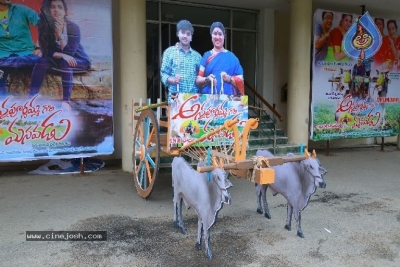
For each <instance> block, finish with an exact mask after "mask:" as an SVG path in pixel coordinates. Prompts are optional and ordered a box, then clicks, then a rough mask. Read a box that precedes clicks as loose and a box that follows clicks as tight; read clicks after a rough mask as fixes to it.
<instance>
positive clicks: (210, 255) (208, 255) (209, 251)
mask: <svg viewBox="0 0 400 267" xmlns="http://www.w3.org/2000/svg"><path fill="white" fill-rule="evenodd" d="M206 257H207V258H209V259H212V253H211V250H208V251H207V253H206Z"/></svg>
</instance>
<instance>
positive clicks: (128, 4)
mask: <svg viewBox="0 0 400 267" xmlns="http://www.w3.org/2000/svg"><path fill="white" fill-rule="evenodd" d="M119 15H120V17H119V35H120V36H115V38H119V57H120V64H119V69H120V92H121V94H120V97H121V100H120V103H121V104H120V109H121V138H122V147H121V149H122V169H123V170H124V171H128V172H132V167H133V165H132V151H133V136H132V118H131V115H132V98H135V99H139V98H142V99H145V98H146V97H147V92H146V82H147V81H146V0H135V1H132V0H120V1H119Z"/></svg>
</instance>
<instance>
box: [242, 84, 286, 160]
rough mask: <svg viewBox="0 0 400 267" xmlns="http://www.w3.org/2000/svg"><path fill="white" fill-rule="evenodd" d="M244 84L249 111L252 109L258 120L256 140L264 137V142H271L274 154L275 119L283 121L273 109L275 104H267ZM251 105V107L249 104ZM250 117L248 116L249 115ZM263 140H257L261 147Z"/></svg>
mask: <svg viewBox="0 0 400 267" xmlns="http://www.w3.org/2000/svg"><path fill="white" fill-rule="evenodd" d="M244 84H245V93H246V95H248V98H249V109H252V110H253V112H254V114H255V116H257V117H258V119H259V127H258V138H261V136H265V137H266V140H272V141H273V150H274V151H273V153H274V154H276V148H277V125H276V122H277V119H279V121H283V117H282V115H281V114H279V112H278V111H277V110H276V109H275V104H273V105H271V104H270V103H268V101H267V100H265V98H264V97H263V96H262V95H260V94H259V93H258V92H257V91H256V90H255V89H254V88H253V87H252V86H251V85H250V84H249V83H247V82H246V81H244ZM250 103H251V104H252V105H251V104H250ZM269 111H270V112H272V117H271V116H270V114H269ZM249 115H250V114H249ZM263 140H264V139H259V142H260V143H261V145H264V144H266V143H263Z"/></svg>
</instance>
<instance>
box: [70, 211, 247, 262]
mask: <svg viewBox="0 0 400 267" xmlns="http://www.w3.org/2000/svg"><path fill="white" fill-rule="evenodd" d="M245 219H246V218H245V217H244V218H243V220H245ZM240 220H241V219H240V218H237V217H235V218H231V217H224V218H221V219H218V221H217V223H216V225H214V226H213V227H212V228H211V249H212V252H213V259H212V260H209V259H207V258H206V257H205V255H204V244H203V250H201V251H199V250H197V249H196V248H195V243H196V237H197V217H190V218H186V220H185V227H186V233H187V234H186V235H183V234H181V233H180V232H178V230H176V229H174V228H173V224H172V220H167V219H162V218H149V219H147V218H146V219H133V218H130V217H126V216H117V215H109V216H100V217H94V218H89V219H86V220H84V221H80V222H78V223H77V224H75V225H73V226H71V229H74V230H85V229H90V230H102V231H107V233H108V241H107V242H92V243H90V242H75V243H73V245H72V247H71V248H70V251H69V253H70V254H71V257H72V258H73V261H72V262H71V263H70V264H69V266H74V264H76V265H79V266H82V262H84V263H85V264H87V265H90V264H92V263H93V265H92V266H112V265H113V264H116V263H118V264H119V265H123V264H129V266H243V265H244V264H245V263H246V262H247V263H248V262H251V259H252V257H253V256H254V252H253V251H251V250H248V247H249V246H248V243H249V242H250V239H251V238H252V237H253V236H254V232H250V233H246V232H234V231H231V230H226V229H224V226H226V225H230V224H234V223H238V222H239V223H240ZM218 225H220V227H218ZM253 230H254V229H253ZM203 243H204V242H203ZM99 262H101V264H102V265H98V264H99ZM193 264H194V265H193Z"/></svg>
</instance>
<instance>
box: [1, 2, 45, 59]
mask: <svg viewBox="0 0 400 267" xmlns="http://www.w3.org/2000/svg"><path fill="white" fill-rule="evenodd" d="M38 22H39V15H38V14H37V13H36V12H35V11H34V10H33V9H30V8H29V7H27V6H24V5H18V4H11V5H10V6H9V8H8V32H9V36H8V37H7V32H6V30H5V29H4V28H3V27H0V58H2V57H8V56H9V55H10V54H13V53H14V54H17V55H19V56H25V55H29V54H32V52H33V49H34V47H35V46H34V44H33V41H32V37H31V30H30V28H29V24H32V25H34V26H37V24H38Z"/></svg>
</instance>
